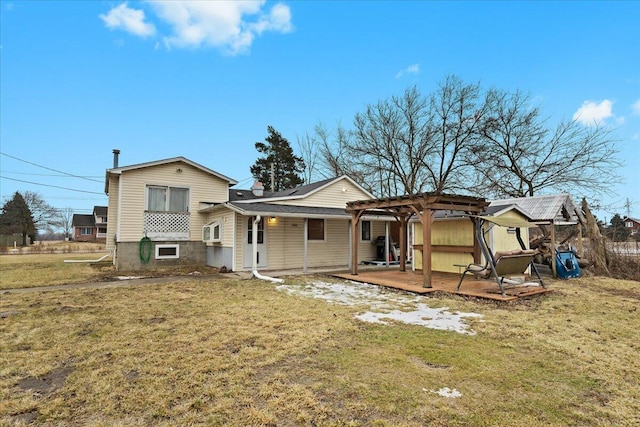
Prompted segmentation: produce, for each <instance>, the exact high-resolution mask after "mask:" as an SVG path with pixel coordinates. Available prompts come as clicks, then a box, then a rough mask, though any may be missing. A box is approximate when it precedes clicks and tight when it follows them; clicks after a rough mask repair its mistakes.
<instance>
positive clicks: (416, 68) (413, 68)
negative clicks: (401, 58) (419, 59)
mask: <svg viewBox="0 0 640 427" xmlns="http://www.w3.org/2000/svg"><path fill="white" fill-rule="evenodd" d="M419 72H420V64H413V65H409V66H408V67H407V68H405V69H404V70H400V71H398V74H396V79H399V78H400V77H402V76H403V75H405V74H418V73H419Z"/></svg>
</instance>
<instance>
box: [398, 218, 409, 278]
mask: <svg viewBox="0 0 640 427" xmlns="http://www.w3.org/2000/svg"><path fill="white" fill-rule="evenodd" d="M399 219H400V236H399V237H400V271H406V269H407V217H406V216H405V215H404V213H402V214H401V215H400V218H399Z"/></svg>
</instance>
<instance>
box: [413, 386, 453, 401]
mask: <svg viewBox="0 0 640 427" xmlns="http://www.w3.org/2000/svg"><path fill="white" fill-rule="evenodd" d="M422 390H423V391H428V392H430V393H434V394H437V395H439V396H442V397H446V398H448V399H457V398H459V397H462V393H460V392H459V391H458V390H456V389H455V388H454V389H453V390H451V389H450V388H449V387H443V388H441V389H440V390H437V391H436V390H427V389H426V388H423V389H422Z"/></svg>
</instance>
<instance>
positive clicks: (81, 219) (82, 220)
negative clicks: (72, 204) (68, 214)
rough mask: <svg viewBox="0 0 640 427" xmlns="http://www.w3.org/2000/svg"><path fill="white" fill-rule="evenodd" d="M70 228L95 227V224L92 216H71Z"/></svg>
mask: <svg viewBox="0 0 640 427" xmlns="http://www.w3.org/2000/svg"><path fill="white" fill-rule="evenodd" d="M71 226H72V227H95V226H96V223H95V220H94V216H93V215H83V214H73V218H72V219H71Z"/></svg>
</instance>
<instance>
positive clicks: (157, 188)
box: [105, 156, 393, 271]
mask: <svg viewBox="0 0 640 427" xmlns="http://www.w3.org/2000/svg"><path fill="white" fill-rule="evenodd" d="M236 184H237V182H236V181H235V180H233V179H231V178H229V177H226V176H224V175H222V174H220V173H218V172H215V171H213V170H211V169H208V168H206V167H204V166H202V165H199V164H197V163H195V162H193V161H191V160H189V159H186V158H184V157H175V158H171V159H165V160H159V161H154V162H148V163H141V164H136V165H131V166H124V167H120V166H118V165H117V156H116V158H115V159H114V167H113V168H112V169H108V170H107V173H106V183H105V192H106V193H107V194H108V196H109V206H108V208H109V217H108V224H107V247H108V249H110V250H113V251H114V263H115V265H116V266H117V268H118V269H121V270H137V269H144V268H150V267H154V266H162V265H175V264H185V265H205V264H206V265H210V266H214V267H218V268H222V267H224V268H225V269H227V270H231V271H243V270H252V269H253V268H254V267H255V268H259V269H261V270H281V269H302V270H303V271H306V270H307V268H315V267H332V268H348V267H349V262H350V261H351V257H350V253H351V252H350V251H351V245H352V244H357V245H359V246H358V249H359V250H358V253H359V254H360V256H359V262H360V261H367V260H373V259H374V258H375V257H376V246H375V239H376V237H377V236H380V235H384V234H385V230H386V225H385V223H386V222H387V221H393V219H392V218H389V217H385V216H381V217H378V216H368V217H364V218H363V219H362V220H361V221H360V223H359V224H358V227H359V228H360V230H359V233H358V235H359V237H360V238H359V239H358V242H355V243H353V242H351V231H350V230H351V215H350V214H347V213H346V212H345V208H346V203H347V202H349V201H352V200H360V199H369V198H372V197H373V196H372V195H371V194H370V193H369V192H367V191H366V190H365V189H364V188H362V187H361V186H359V185H358V184H357V183H355V182H354V181H353V180H352V179H350V178H349V177H347V176H341V177H337V178H332V179H327V180H324V181H320V182H316V183H312V184H308V185H304V186H301V187H297V188H293V189H288V190H285V191H280V192H267V191H264V189H263V188H262V185H261V184H259V183H256V185H254V187H253V188H252V189H250V190H240V189H234V188H232V187H233V186H234V185H236ZM254 241H255V244H254Z"/></svg>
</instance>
